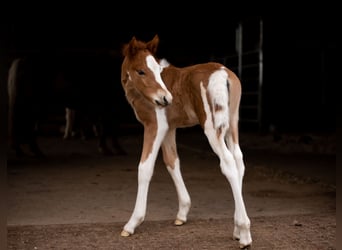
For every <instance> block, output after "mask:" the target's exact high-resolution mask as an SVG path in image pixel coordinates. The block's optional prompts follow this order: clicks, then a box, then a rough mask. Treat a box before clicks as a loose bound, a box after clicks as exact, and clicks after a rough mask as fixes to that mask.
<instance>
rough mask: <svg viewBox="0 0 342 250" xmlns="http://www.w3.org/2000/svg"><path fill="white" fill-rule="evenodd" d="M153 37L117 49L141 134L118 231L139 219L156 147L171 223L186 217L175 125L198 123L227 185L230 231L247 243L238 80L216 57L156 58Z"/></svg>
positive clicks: (126, 229)
mask: <svg viewBox="0 0 342 250" xmlns="http://www.w3.org/2000/svg"><path fill="white" fill-rule="evenodd" d="M158 43H159V37H158V35H156V36H155V37H154V38H153V39H152V40H151V41H149V42H143V41H139V40H137V39H136V38H135V37H133V38H132V39H131V41H130V42H129V43H127V44H125V45H124V47H123V51H122V52H123V56H124V59H123V62H122V68H121V70H122V71H121V83H122V86H123V88H124V90H125V94H126V98H127V100H128V102H129V103H130V105H131V106H132V108H133V110H134V112H135V115H136V118H137V119H138V120H139V122H141V123H142V125H143V126H144V140H143V148H142V153H141V159H140V163H139V166H138V191H137V197H136V203H135V208H134V211H133V214H132V216H131V217H130V219H129V221H128V222H127V224H126V225H125V226H124V228H123V231H122V232H121V235H122V236H129V235H131V234H133V233H134V230H135V229H136V227H138V226H139V225H140V224H141V223H142V222H143V221H144V218H145V214H146V205H147V204H146V202H147V195H148V189H149V183H150V181H151V177H152V174H153V169H154V165H155V161H156V158H157V155H158V152H159V148H160V147H161V148H162V152H163V160H164V162H165V164H166V167H167V170H168V172H169V173H170V175H171V177H172V179H173V181H174V184H175V187H176V191H177V195H178V200H179V209H178V213H177V217H176V220H175V222H174V223H175V225H182V224H184V223H185V222H186V221H187V214H188V212H189V209H190V205H191V200H190V196H189V193H188V191H187V189H186V187H185V184H184V181H183V178H182V175H181V171H180V163H179V158H178V154H177V148H176V129H177V128H181V127H190V126H194V125H197V124H200V125H201V126H202V128H203V130H204V133H205V135H206V136H207V138H208V141H209V143H210V146H211V147H212V149H213V151H214V152H215V153H216V154H217V156H218V157H219V159H220V167H221V171H222V173H223V174H224V175H225V177H226V178H227V179H228V181H229V183H230V185H231V189H232V192H233V197H234V202H235V213H234V232H233V237H234V238H235V239H238V240H239V241H240V248H244V247H247V246H249V245H251V243H252V237H251V233H250V220H249V218H248V215H247V212H246V208H245V204H244V200H243V197H242V180H243V176H244V171H245V166H244V162H243V156H242V152H241V150H240V147H239V135H238V118H239V105H240V98H241V85H240V81H239V79H238V78H237V76H236V75H235V74H234V73H233V72H232V71H231V70H229V69H227V68H226V67H225V66H223V65H221V64H219V63H204V64H197V65H193V66H189V67H184V68H177V67H175V66H172V65H169V64H168V62H167V61H166V60H164V59H163V60H160V61H159V60H158V59H156V58H155V54H156V51H157V47H158Z"/></svg>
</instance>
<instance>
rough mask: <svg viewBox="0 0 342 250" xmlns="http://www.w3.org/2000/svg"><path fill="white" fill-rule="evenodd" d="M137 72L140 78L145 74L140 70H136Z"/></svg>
mask: <svg viewBox="0 0 342 250" xmlns="http://www.w3.org/2000/svg"><path fill="white" fill-rule="evenodd" d="M137 72H138V74H139V75H141V76H142V75H145V72H144V71H143V70H141V69H138V70H137Z"/></svg>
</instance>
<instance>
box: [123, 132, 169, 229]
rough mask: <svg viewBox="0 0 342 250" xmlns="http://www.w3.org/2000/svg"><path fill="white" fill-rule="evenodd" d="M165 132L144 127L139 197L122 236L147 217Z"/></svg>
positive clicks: (139, 171) (139, 167)
mask: <svg viewBox="0 0 342 250" xmlns="http://www.w3.org/2000/svg"><path fill="white" fill-rule="evenodd" d="M165 132H166V131H165V130H160V129H159V128H158V129H157V128H156V127H155V126H152V127H151V126H150V127H145V129H144V142H143V150H142V154H141V159H140V163H139V166H138V192H137V198H136V202H135V207H134V211H133V214H132V215H131V218H130V219H129V221H128V222H127V223H126V225H125V226H124V228H123V231H122V232H121V236H130V235H131V234H133V233H134V230H135V228H136V227H138V226H139V225H140V224H141V223H142V222H143V221H144V219H145V214H146V203H147V195H148V189H149V184H150V181H151V178H152V175H153V169H154V165H155V161H156V158H157V155H158V151H159V148H160V145H161V141H162V140H163V138H164V136H165Z"/></svg>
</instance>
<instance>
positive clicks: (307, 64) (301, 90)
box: [2, 3, 339, 132]
mask: <svg viewBox="0 0 342 250" xmlns="http://www.w3.org/2000/svg"><path fill="white" fill-rule="evenodd" d="M132 4H133V3H132ZM164 7H165V8H166V9H167V8H168V6H164ZM137 9H139V8H137ZM204 9H205V8H204ZM188 11H189V10H183V11H182V12H180V13H177V12H173V15H171V16H170V15H168V16H163V15H157V14H156V13H154V12H153V11H151V13H150V12H149V13H147V16H146V18H145V16H144V15H142V14H141V13H139V14H138V15H137V14H134V13H131V12H129V11H128V12H125V9H124V8H123V9H119V10H118V9H116V10H115V11H114V10H113V12H112V13H111V12H110V11H108V12H103V13H101V12H100V13H98V12H93V13H92V12H86V13H84V12H82V11H80V10H79V11H70V12H68V11H65V10H64V11H63V12H60V10H59V9H55V10H54V9H53V8H50V10H49V11H45V12H39V11H35V12H25V11H24V7H23V10H21V11H20V13H18V14H17V18H13V19H12V20H11V21H10V23H8V24H6V25H5V26H4V29H3V30H4V31H5V33H4V34H5V36H3V39H2V48H3V51H2V52H3V54H2V55H3V57H2V60H3V66H4V67H2V81H6V77H7V76H6V74H7V70H8V68H9V66H10V63H11V62H12V60H13V59H14V58H16V57H20V56H24V55H36V54H45V55H46V54H47V55H52V56H56V55H57V56H58V55H63V56H65V55H67V56H69V55H73V56H76V57H77V56H79V57H80V58H81V57H82V56H93V55H96V56H98V55H110V56H111V58H112V59H113V60H115V63H114V64H113V65H115V66H114V67H113V79H117V82H116V83H115V84H118V86H119V85H120V79H119V72H120V62H121V59H122V58H121V54H120V49H121V47H122V45H123V44H124V43H126V42H128V41H129V40H130V39H131V38H132V36H136V37H137V38H138V39H142V40H145V41H148V40H150V39H152V37H153V36H154V35H155V34H158V35H159V37H160V45H159V51H158V56H159V57H164V58H166V59H168V60H169V61H170V62H171V63H172V64H174V65H176V66H180V67H181V66H186V65H189V64H194V63H201V62H206V61H209V60H212V59H213V58H218V57H224V56H228V55H232V54H234V53H236V48H235V31H236V28H237V26H238V24H239V23H240V22H245V21H246V20H254V19H255V20H257V19H258V18H261V19H262V20H263V23H264V32H263V35H264V40H263V53H264V73H263V74H264V82H263V102H262V103H263V106H262V107H263V108H262V114H263V116H262V130H263V131H266V132H267V131H268V130H269V128H270V127H271V126H272V127H276V128H277V129H278V130H279V131H284V132H287V131H294V132H303V131H304V132H311V131H314V132H326V131H335V119H336V113H335V85H336V81H337V74H336V72H337V66H336V65H337V64H336V61H337V60H338V58H337V51H338V47H339V44H337V29H336V28H337V20H336V19H335V17H334V15H332V14H331V13H330V14H325V15H323V13H320V14H313V13H311V15H310V13H308V14H306V15H303V14H300V15H299V14H291V13H288V14H287V15H243V14H234V15H232V14H231V13H229V12H226V13H225V14H224V15H223V14H221V13H218V14H217V16H216V15H215V14H213V13H211V15H206V14H205V13H204V12H203V11H199V12H198V15H195V13H191V15H190V12H188ZM210 11H211V9H208V13H209V12H210ZM118 12H120V13H118ZM187 14H189V16H187ZM252 33H253V30H251V31H250V36H251V37H252V36H253V35H254V34H252ZM245 39H248V34H247V36H246V38H245ZM227 66H228V67H230V65H227ZM114 75H115V77H114ZM242 85H243V82H242ZM120 87H121V86H120ZM118 91H121V90H120V89H118ZM242 98H244V97H242ZM126 108H127V109H129V108H130V107H128V105H127V103H125V100H124V99H123V103H122V105H121V109H126ZM124 113H126V114H129V115H128V116H127V117H126V118H125V119H126V120H127V122H135V119H134V117H133V113H132V111H131V110H127V112H126V111H124Z"/></svg>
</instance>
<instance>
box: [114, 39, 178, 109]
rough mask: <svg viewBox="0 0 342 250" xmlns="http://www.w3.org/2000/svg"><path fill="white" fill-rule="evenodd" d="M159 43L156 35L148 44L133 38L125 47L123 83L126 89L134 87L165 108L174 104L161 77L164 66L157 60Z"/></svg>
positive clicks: (122, 72)
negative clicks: (156, 54)
mask: <svg viewBox="0 0 342 250" xmlns="http://www.w3.org/2000/svg"><path fill="white" fill-rule="evenodd" d="M158 43H159V37H158V35H156V36H155V37H154V38H153V39H152V40H151V41H149V42H147V43H146V42H142V41H138V40H137V39H136V38H135V37H133V38H132V39H131V41H130V42H129V43H127V44H125V45H124V47H123V51H122V52H123V55H124V60H123V63H122V68H121V70H122V71H121V81H122V85H123V87H124V88H131V87H134V88H135V89H136V90H138V92H140V93H141V94H142V95H143V96H144V97H145V98H147V99H148V100H149V101H151V102H152V103H153V104H155V105H157V106H162V107H164V106H167V105H169V104H171V103H172V95H171V93H170V92H169V91H168V89H167V88H166V86H165V83H164V82H163V80H162V78H161V75H160V74H161V72H162V70H163V67H164V66H163V65H161V64H159V63H158V61H157V60H156V58H155V53H156V51H157V47H158Z"/></svg>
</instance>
